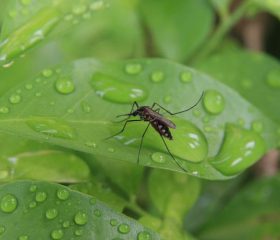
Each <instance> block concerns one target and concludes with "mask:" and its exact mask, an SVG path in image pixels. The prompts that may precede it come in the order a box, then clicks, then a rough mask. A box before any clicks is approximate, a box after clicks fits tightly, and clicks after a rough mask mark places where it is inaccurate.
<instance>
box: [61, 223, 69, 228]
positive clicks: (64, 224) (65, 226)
mask: <svg viewBox="0 0 280 240" xmlns="http://www.w3.org/2000/svg"><path fill="white" fill-rule="evenodd" d="M62 226H63V227H64V228H69V227H70V221H64V222H63V223H62Z"/></svg>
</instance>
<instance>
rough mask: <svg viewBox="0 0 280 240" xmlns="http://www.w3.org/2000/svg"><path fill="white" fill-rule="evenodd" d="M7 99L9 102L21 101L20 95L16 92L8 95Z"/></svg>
mask: <svg viewBox="0 0 280 240" xmlns="http://www.w3.org/2000/svg"><path fill="white" fill-rule="evenodd" d="M9 101H10V103H12V104H17V103H19V102H20V101H21V96H20V95H18V94H12V95H11V96H10V97H9Z"/></svg>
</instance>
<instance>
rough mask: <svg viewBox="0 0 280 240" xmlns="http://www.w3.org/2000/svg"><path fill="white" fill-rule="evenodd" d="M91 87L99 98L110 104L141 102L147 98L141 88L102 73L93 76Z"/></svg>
mask: <svg viewBox="0 0 280 240" xmlns="http://www.w3.org/2000/svg"><path fill="white" fill-rule="evenodd" d="M91 86H92V87H93V89H94V90H95V93H96V94H97V95H98V96H99V97H101V98H104V99H106V100H109V101H111V102H117V103H131V102H133V101H138V102H141V101H143V100H145V99H146V98H147V92H146V90H144V89H143V88H142V87H140V86H137V85H135V84H131V83H127V82H122V81H120V80H118V79H115V78H113V77H111V76H108V75H105V74H102V73H96V74H94V75H93V78H92V81H91Z"/></svg>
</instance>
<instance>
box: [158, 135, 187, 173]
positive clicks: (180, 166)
mask: <svg viewBox="0 0 280 240" xmlns="http://www.w3.org/2000/svg"><path fill="white" fill-rule="evenodd" d="M160 136H161V139H162V141H163V143H164V145H165V147H166V149H167V151H168V153H169V154H170V156H171V157H172V158H173V160H174V161H175V163H176V164H177V166H178V167H179V168H181V169H182V170H183V171H184V172H187V171H186V169H184V168H183V167H182V165H181V164H180V163H179V162H178V161H177V160H176V158H175V157H174V156H173V154H172V153H171V152H170V150H169V148H168V146H167V144H166V142H165V140H164V138H163V136H162V135H160Z"/></svg>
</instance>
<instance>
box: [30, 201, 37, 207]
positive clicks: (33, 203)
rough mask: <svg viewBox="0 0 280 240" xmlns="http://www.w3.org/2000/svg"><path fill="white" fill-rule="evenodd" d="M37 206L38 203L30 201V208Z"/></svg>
mask: <svg viewBox="0 0 280 240" xmlns="http://www.w3.org/2000/svg"><path fill="white" fill-rule="evenodd" d="M36 206H37V203H36V202H34V201H32V202H31V203H29V208H35V207H36Z"/></svg>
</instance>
